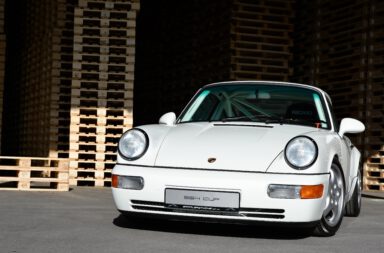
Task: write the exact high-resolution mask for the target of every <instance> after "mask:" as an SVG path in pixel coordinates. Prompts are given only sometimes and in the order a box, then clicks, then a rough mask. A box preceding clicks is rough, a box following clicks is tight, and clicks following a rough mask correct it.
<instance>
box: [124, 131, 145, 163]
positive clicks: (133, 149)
mask: <svg viewBox="0 0 384 253" xmlns="http://www.w3.org/2000/svg"><path fill="white" fill-rule="evenodd" d="M147 148H148V136H147V134H146V133H145V132H144V131H143V130H141V129H131V130H128V131H127V132H125V133H124V134H123V136H122V137H121V138H120V141H119V153H120V154H121V155H122V156H123V157H124V158H126V159H128V160H136V159H138V158H140V157H141V156H142V155H144V153H145V152H146V151H147Z"/></svg>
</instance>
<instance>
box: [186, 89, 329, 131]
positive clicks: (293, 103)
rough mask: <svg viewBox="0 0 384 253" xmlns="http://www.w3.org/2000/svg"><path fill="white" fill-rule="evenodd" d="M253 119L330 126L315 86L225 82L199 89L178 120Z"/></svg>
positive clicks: (254, 120)
mask: <svg viewBox="0 0 384 253" xmlns="http://www.w3.org/2000/svg"><path fill="white" fill-rule="evenodd" d="M202 121H209V122H210V121H222V122H227V121H231V122H233V121H253V122H264V123H279V124H297V125H305V126H312V127H316V128H325V129H330V122H329V117H328V114H327V111H326V109H325V106H324V101H323V98H322V96H321V95H320V94H319V93H318V92H317V91H315V90H311V89H306V88H301V87H296V86H284V85H263V84H233V85H231V84H225V85H215V86H210V87H207V88H205V89H203V90H201V91H200V92H199V93H198V94H197V95H196V96H195V98H194V99H193V101H192V102H191V103H190V104H189V105H188V107H187V108H186V109H185V110H184V112H183V114H182V115H181V117H180V119H179V123H186V122H202Z"/></svg>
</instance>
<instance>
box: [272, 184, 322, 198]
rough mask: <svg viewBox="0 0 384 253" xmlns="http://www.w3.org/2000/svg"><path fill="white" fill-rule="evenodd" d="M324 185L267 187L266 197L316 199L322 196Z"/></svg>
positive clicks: (274, 185) (276, 185)
mask: <svg viewBox="0 0 384 253" xmlns="http://www.w3.org/2000/svg"><path fill="white" fill-rule="evenodd" d="M323 191H324V185H322V184H319V185H278V184H271V185H269V186H268V196H269V197H270V198H275V199H318V198H321V197H322V196H323Z"/></svg>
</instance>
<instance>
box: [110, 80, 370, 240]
mask: <svg viewBox="0 0 384 253" xmlns="http://www.w3.org/2000/svg"><path fill="white" fill-rule="evenodd" d="M364 129H365V127H364V125H363V124H362V123H361V122H360V121H358V120H355V119H351V118H345V119H343V120H342V121H341V124H340V125H339V124H338V123H337V121H336V119H335V117H334V114H333V111H332V103H331V99H330V97H329V96H328V95H327V94H326V93H325V92H324V91H322V90H321V89H318V88H316V87H313V86H309V85H303V84H295V83H285V82H262V81H241V82H222V83H214V84H210V85H207V86H204V87H203V88H202V89H200V90H199V91H198V92H197V94H196V95H195V96H194V97H193V99H192V100H191V102H190V103H189V104H188V105H187V107H186V108H185V109H184V111H183V112H182V113H181V115H180V116H179V117H178V118H176V116H175V114H174V113H167V114H165V115H163V116H162V117H161V118H160V122H159V124H158V125H145V126H139V127H135V128H133V129H131V130H129V131H127V132H126V133H124V135H123V136H122V137H121V139H120V141H119V146H118V159H117V164H116V166H115V167H114V169H113V172H112V193H113V198H114V201H115V204H116V207H117V209H118V210H119V211H120V212H122V213H123V214H128V215H130V216H132V215H134V214H136V215H140V216H156V217H166V218H169V219H176V220H177V219H181V220H182V219H192V220H196V221H199V220H209V221H215V222H216V221H217V222H245V223H251V222H253V221H256V222H275V223H276V222H280V223H289V224H295V225H299V224H305V225H309V226H312V227H313V228H314V232H315V234H318V235H322V236H330V235H333V234H335V232H336V231H337V230H338V228H339V227H340V224H341V221H342V219H343V216H344V215H345V214H346V215H348V216H358V215H359V213H360V208H361V165H360V152H359V151H358V150H357V149H356V147H354V146H353V144H352V143H351V141H350V140H349V139H348V137H346V136H345V134H346V133H359V132H362V131H364Z"/></svg>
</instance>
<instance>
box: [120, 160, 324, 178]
mask: <svg viewBox="0 0 384 253" xmlns="http://www.w3.org/2000/svg"><path fill="white" fill-rule="evenodd" d="M116 165H122V166H132V167H143V168H159V169H175V170H202V171H216V172H218V171H219V172H232V173H233V172H241V173H252V174H272V175H302V176H320V175H329V172H324V173H306V174H303V173H282V172H261V171H251V170H224V169H204V168H189V167H172V166H150V165H140V164H124V163H116Z"/></svg>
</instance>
